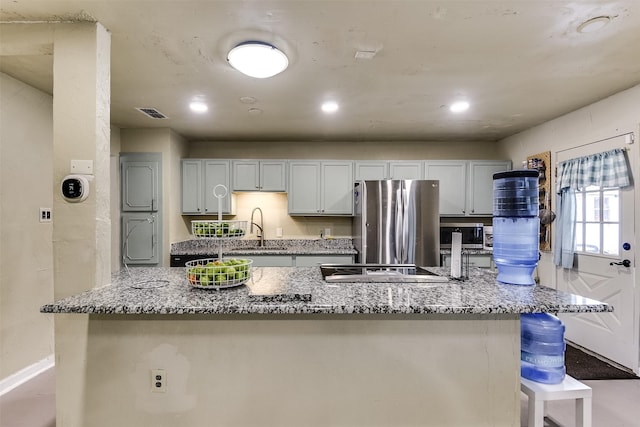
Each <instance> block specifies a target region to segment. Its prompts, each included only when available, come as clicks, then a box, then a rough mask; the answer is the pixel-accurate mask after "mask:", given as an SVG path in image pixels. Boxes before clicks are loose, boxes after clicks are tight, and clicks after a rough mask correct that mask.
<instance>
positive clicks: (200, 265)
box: [185, 258, 253, 289]
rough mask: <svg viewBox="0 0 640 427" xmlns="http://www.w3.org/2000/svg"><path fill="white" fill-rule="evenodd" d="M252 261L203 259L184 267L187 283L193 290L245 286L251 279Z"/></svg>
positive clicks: (190, 262) (189, 262)
mask: <svg viewBox="0 0 640 427" xmlns="http://www.w3.org/2000/svg"><path fill="white" fill-rule="evenodd" d="M252 263H253V260H250V259H243V258H222V259H218V258H204V259H196V260H193V261H188V262H187V263H186V264H185V265H186V267H185V269H186V273H187V281H188V282H189V284H190V285H191V286H193V287H195V288H200V289H224V288H231V287H234V286H240V285H243V284H245V283H246V282H247V281H248V280H249V279H250V278H251V264H252Z"/></svg>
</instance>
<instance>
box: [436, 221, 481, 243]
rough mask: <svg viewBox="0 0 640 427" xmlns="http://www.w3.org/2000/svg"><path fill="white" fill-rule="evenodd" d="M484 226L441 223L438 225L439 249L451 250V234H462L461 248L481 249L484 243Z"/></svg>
mask: <svg viewBox="0 0 640 427" xmlns="http://www.w3.org/2000/svg"><path fill="white" fill-rule="evenodd" d="M483 228H484V225H483V224H480V223H464V222H460V223H448V224H445V223H442V224H440V247H441V248H443V249H450V248H451V233H453V232H458V233H462V247H463V248H466V249H482V247H483V243H484V230H483Z"/></svg>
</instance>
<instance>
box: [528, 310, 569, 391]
mask: <svg viewBox="0 0 640 427" xmlns="http://www.w3.org/2000/svg"><path fill="white" fill-rule="evenodd" d="M564 330H565V327H564V323H562V321H561V320H560V319H558V318H557V317H556V316H554V315H552V314H548V313H533V314H522V315H520V343H521V351H520V375H522V377H524V378H527V379H529V380H531V381H536V382H539V383H544V384H560V383H561V382H562V381H563V380H564V376H565V374H566V368H565V364H564V352H565V349H566V345H565V341H564Z"/></svg>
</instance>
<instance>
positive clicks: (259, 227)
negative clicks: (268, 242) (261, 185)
mask: <svg viewBox="0 0 640 427" xmlns="http://www.w3.org/2000/svg"><path fill="white" fill-rule="evenodd" d="M256 211H260V224H259V225H258V224H256V223H255V222H253V214H254V213H256ZM254 225H255V226H256V227H258V230H260V235H259V236H258V237H259V238H260V246H264V230H263V217H262V209H260V208H259V207H255V208H253V210H252V211H251V227H250V228H249V233H253V226H254Z"/></svg>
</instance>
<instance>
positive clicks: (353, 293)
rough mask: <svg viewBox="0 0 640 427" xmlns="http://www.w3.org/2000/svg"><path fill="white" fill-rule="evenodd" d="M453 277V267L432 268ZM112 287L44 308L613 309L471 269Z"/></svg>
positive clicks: (140, 280)
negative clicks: (402, 278) (458, 273)
mask: <svg viewBox="0 0 640 427" xmlns="http://www.w3.org/2000/svg"><path fill="white" fill-rule="evenodd" d="M429 270H431V271H432V272H435V273H437V274H440V275H446V274H447V272H446V270H447V269H443V268H430V269H429ZM130 271H131V277H129V275H128V274H127V272H126V270H123V271H121V272H119V273H118V274H115V275H114V276H113V284H112V285H109V286H105V287H102V288H98V289H95V290H91V291H88V292H85V293H82V294H80V295H75V296H71V297H69V298H65V299H63V300H60V301H57V302H55V303H53V304H47V305H45V306H43V307H42V311H43V312H45V313H91V314H251V313H253V314H318V313H332V314H430V313H433V314H514V313H532V312H551V313H587V312H606V311H611V310H612V307H611V306H609V305H607V304H604V303H601V302H598V301H593V300H589V299H586V298H583V297H579V296H576V295H572V294H567V293H564V292H559V291H556V290H554V289H551V288H547V287H544V286H515V285H504V284H499V283H497V282H496V280H495V277H496V275H495V273H493V272H491V271H488V270H486V269H480V268H471V270H470V278H469V279H466V280H464V281H459V280H453V279H452V280H450V281H449V282H447V283H331V284H327V283H326V282H324V281H323V280H322V276H321V273H320V269H319V268H318V267H299V268H295V267H258V268H254V269H253V270H252V275H253V277H252V278H251V279H250V280H249V282H247V283H246V284H245V285H240V286H238V287H235V288H227V289H214V288H213V287H212V289H198V288H193V287H191V286H190V285H189V284H188V282H187V280H186V277H185V269H184V268H177V267H174V268H143V267H138V268H130Z"/></svg>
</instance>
